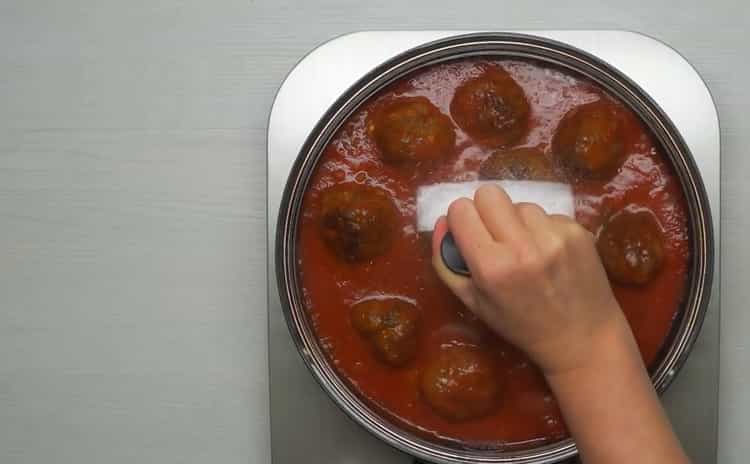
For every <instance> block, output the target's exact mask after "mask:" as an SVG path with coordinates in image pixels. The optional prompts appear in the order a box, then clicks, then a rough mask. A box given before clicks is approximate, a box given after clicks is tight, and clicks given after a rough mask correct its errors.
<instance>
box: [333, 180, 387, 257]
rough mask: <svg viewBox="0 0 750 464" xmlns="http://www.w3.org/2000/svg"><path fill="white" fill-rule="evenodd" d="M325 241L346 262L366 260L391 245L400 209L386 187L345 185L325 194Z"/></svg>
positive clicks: (335, 187)
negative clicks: (384, 189) (397, 209)
mask: <svg viewBox="0 0 750 464" xmlns="http://www.w3.org/2000/svg"><path fill="white" fill-rule="evenodd" d="M320 202H321V220H320V228H321V234H322V237H323V241H325V243H326V244H327V245H328V246H329V247H330V248H331V250H333V251H334V252H336V254H337V255H338V256H340V257H341V258H343V259H344V260H346V261H352V262H353V261H366V260H369V259H372V258H374V257H376V256H378V255H381V254H382V253H384V252H385V251H386V250H387V249H388V247H389V246H390V245H391V242H392V240H393V232H394V229H395V227H396V222H397V212H396V207H395V206H394V204H393V202H392V201H391V199H390V198H389V197H388V195H387V193H386V192H385V191H383V190H380V189H377V188H374V187H367V186H364V185H359V184H341V185H337V186H334V187H331V188H329V189H328V190H325V191H323V192H322V193H321V198H320Z"/></svg>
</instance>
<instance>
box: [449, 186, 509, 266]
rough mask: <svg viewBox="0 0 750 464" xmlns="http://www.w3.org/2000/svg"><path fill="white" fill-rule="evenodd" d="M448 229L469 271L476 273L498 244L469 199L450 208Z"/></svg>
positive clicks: (459, 201) (459, 200)
mask: <svg viewBox="0 0 750 464" xmlns="http://www.w3.org/2000/svg"><path fill="white" fill-rule="evenodd" d="M448 229H450V231H451V233H453V237H454V238H455V239H456V245H458V249H459V250H460V251H461V256H463V258H464V261H466V265H467V266H468V267H469V271H471V272H472V274H473V273H474V270H475V269H477V268H478V265H479V262H480V261H481V260H482V259H483V258H484V259H486V256H487V254H488V253H489V252H490V250H492V249H493V248H494V247H495V246H496V245H497V243H496V242H495V239H494V238H492V235H491V234H490V232H489V231H488V230H487V227H486V226H485V225H484V222H482V218H481V216H479V212H478V211H477V209H476V207H475V206H474V203H473V202H472V201H471V200H469V199H468V198H459V199H458V200H456V201H454V202H453V203H451V205H450V206H449V207H448Z"/></svg>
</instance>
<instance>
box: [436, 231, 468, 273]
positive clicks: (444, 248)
mask: <svg viewBox="0 0 750 464" xmlns="http://www.w3.org/2000/svg"><path fill="white" fill-rule="evenodd" d="M440 257H441V258H443V262H444V263H445V267H447V268H448V269H450V270H451V271H452V272H454V273H456V274H459V275H462V276H467V277H468V276H470V275H471V273H470V272H469V267H468V266H467V265H466V261H464V258H463V256H461V253H460V252H459V251H458V247H457V246H456V240H455V239H454V238H453V234H451V233H450V232H446V233H445V235H444V236H443V240H442V241H441V242H440Z"/></svg>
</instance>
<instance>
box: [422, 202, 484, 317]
mask: <svg viewBox="0 0 750 464" xmlns="http://www.w3.org/2000/svg"><path fill="white" fill-rule="evenodd" d="M447 232H448V221H447V219H446V217H445V216H441V217H440V218H439V219H438V220H437V222H436V223H435V229H434V231H433V233H432V267H433V268H434V269H435V273H437V275H438V277H439V278H440V280H441V281H442V282H443V283H444V284H445V286H446V287H448V288H449V289H450V290H451V291H452V292H453V293H454V294H455V295H456V296H457V297H458V299H459V300H461V302H462V303H463V304H464V305H466V306H467V307H468V308H470V309H471V308H473V307H474V306H475V301H474V298H475V295H476V291H475V288H474V284H473V283H472V282H471V279H469V278H467V277H464V276H460V275H458V274H456V273H454V272H452V271H451V270H450V269H448V268H447V267H446V266H445V263H444V262H443V258H442V256H441V255H440V242H442V241H443V237H444V236H445V234H446V233H447Z"/></svg>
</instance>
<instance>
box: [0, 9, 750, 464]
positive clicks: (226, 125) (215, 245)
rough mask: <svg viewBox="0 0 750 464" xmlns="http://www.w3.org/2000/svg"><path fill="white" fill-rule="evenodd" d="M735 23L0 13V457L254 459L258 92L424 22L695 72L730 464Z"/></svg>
mask: <svg viewBox="0 0 750 464" xmlns="http://www.w3.org/2000/svg"><path fill="white" fill-rule="evenodd" d="M748 18H750V5H748V4H747V3H746V2H744V1H737V2H731V1H723V2H704V1H682V2H674V3H673V4H671V5H670V4H667V3H666V2H654V1H649V2H643V3H636V2H623V1H620V2H614V1H589V2H576V3H571V2H566V3H565V4H563V2H545V1H531V0H529V1H516V2H503V1H484V2H469V1H461V2H458V3H453V4H450V3H447V2H446V3H444V4H443V3H440V2H435V1H409V2H405V1H399V2H392V3H389V2H348V1H323V2H312V1H308V2H303V1H300V2H288V1H283V0H276V1H273V0H263V1H260V0H258V1H252V0H243V1H238V0H225V1H218V0H217V1H210V2H207V1H202V0H194V1H192V0H191V1H187V0H185V1H181V0H168V1H166V0H165V1H154V0H132V1H130V2H111V1H94V0H71V1H68V2H55V1H41V0H0V44H2V45H0V462H3V463H40V462H56V463H82V462H106V463H132V462H159V463H188V462H190V463H192V462H196V463H198V462H221V463H235V462H236V463H245V462H253V463H255V462H258V463H264V462H268V459H269V450H268V410H267V407H268V406H267V401H268V386H267V365H266V357H267V353H266V309H265V297H266V287H265V210H264V208H265V172H264V171H265V160H264V157H265V127H266V122H267V113H268V110H269V108H270V105H271V101H272V99H273V95H274V92H275V90H276V89H277V88H278V86H279V84H280V82H281V80H282V79H283V77H284V75H285V74H286V72H288V71H289V70H290V69H291V68H292V67H293V65H294V63H295V62H296V61H297V60H298V59H299V58H300V57H301V56H302V55H303V54H304V53H305V52H307V51H308V50H310V49H311V48H313V47H314V46H315V45H317V44H318V43H320V42H322V41H324V40H326V39H328V38H330V37H332V36H335V35H339V34H341V33H344V32H349V31H353V30H361V29H427V28H429V29H440V28H444V29H534V28H557V29H559V28H582V29H591V28H624V29H633V30H638V31H641V32H645V33H647V34H649V35H652V36H655V37H657V38H659V39H661V40H664V41H666V42H668V43H670V44H672V45H673V46H675V47H676V48H677V49H678V50H679V51H680V52H681V53H683V54H684V55H685V56H686V57H687V58H688V59H689V60H690V61H691V62H692V63H693V64H694V65H695V66H696V68H697V69H698V71H699V72H700V73H701V74H702V75H703V76H704V77H705V79H706V81H707V83H708V85H709V87H710V88H711V90H712V92H713V94H714V97H715V99H716V102H717V105H718V108H719V115H720V117H721V123H722V142H723V148H724V150H723V156H724V158H723V175H722V180H723V187H724V188H723V190H722V199H723V205H722V206H723V210H722V214H723V217H722V220H723V221H722V222H723V224H722V227H723V236H722V240H723V262H722V321H721V329H722V344H721V355H722V358H721V369H722V376H721V386H720V388H721V401H720V421H719V422H720V449H719V462H721V463H738V464H739V463H744V462H746V456H747V455H748V454H750V442H749V441H748V440H747V439H746V425H747V424H746V422H747V421H746V417H747V416H748V414H750V393H748V392H749V391H750V370H748V369H747V367H748V364H749V361H750V352H749V351H748V343H747V341H746V339H745V337H744V334H745V331H746V330H747V329H748V328H750V313H748V311H747V310H746V307H745V306H746V302H747V301H748V300H750V286H748V285H747V284H746V283H745V281H746V280H747V279H746V272H745V270H744V269H745V267H746V266H745V265H746V263H747V262H748V258H750V247H748V246H747V245H746V244H745V242H744V240H743V238H744V237H745V236H746V230H747V226H748V224H749V223H750V219H749V218H748V215H747V214H742V213H743V212H744V211H745V210H746V204H747V200H746V199H747V198H748V193H750V187H749V186H748V185H747V183H746V180H745V179H746V178H747V175H746V172H747V169H748V168H750V158H749V157H748V156H746V153H745V151H746V147H748V146H749V145H750V131H749V130H748V129H750V123H748V122H746V119H745V118H746V115H747V114H748V110H750V93H749V92H748V90H747V87H746V85H747V75H748V71H750V63H748V56H747V50H746V48H745V46H744V43H745V42H746V37H745V35H746V34H745V29H746V28H747V26H748V21H749V19H748ZM675 85H679V83H675ZM696 401H701V399H700V398H697V399H696ZM290 446H293V444H290Z"/></svg>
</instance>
